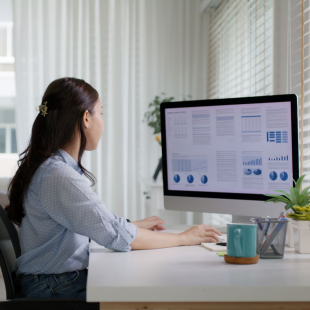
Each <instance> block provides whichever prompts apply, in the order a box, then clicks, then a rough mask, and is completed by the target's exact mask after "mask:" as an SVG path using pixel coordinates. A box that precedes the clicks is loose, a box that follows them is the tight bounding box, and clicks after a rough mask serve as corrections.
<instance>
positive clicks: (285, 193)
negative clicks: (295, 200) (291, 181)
mask: <svg viewBox="0 0 310 310" xmlns="http://www.w3.org/2000/svg"><path fill="white" fill-rule="evenodd" d="M274 192H278V193H281V194H283V196H285V197H287V198H288V199H289V200H292V196H291V195H290V194H289V193H287V192H285V191H281V190H274Z"/></svg>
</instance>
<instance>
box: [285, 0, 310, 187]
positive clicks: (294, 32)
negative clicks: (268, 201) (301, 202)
mask: <svg viewBox="0 0 310 310" xmlns="http://www.w3.org/2000/svg"><path fill="white" fill-rule="evenodd" d="M289 6H290V7H289V11H290V12H291V16H290V19H291V20H290V40H289V45H290V46H289V47H290V69H291V80H290V89H291V92H292V93H295V94H296V95H297V96H298V108H299V111H298V112H299V113H298V115H299V150H300V151H299V156H300V161H299V163H300V175H302V174H307V176H306V177H305V179H304V180H305V183H308V184H309V183H310V175H309V173H310V0H298V1H296V0H291V1H290V2H289Z"/></svg>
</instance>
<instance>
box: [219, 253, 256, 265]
mask: <svg viewBox="0 0 310 310" xmlns="http://www.w3.org/2000/svg"><path fill="white" fill-rule="evenodd" d="M258 258H259V256H258V255H256V256H255V257H232V256H228V255H225V256H224V259H225V262H226V263H229V264H240V265H241V264H242V265H244V264H256V263H257V262H258Z"/></svg>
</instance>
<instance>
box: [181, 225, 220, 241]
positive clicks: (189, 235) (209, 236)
mask: <svg viewBox="0 0 310 310" xmlns="http://www.w3.org/2000/svg"><path fill="white" fill-rule="evenodd" d="M179 235H180V236H181V238H182V245H196V244H200V243H202V242H219V238H218V236H222V234H221V233H220V232H219V231H218V230H217V229H215V228H213V227H211V226H207V225H206V224H202V225H197V226H193V227H191V228H189V229H187V230H185V231H183V232H182V233H180V234H179Z"/></svg>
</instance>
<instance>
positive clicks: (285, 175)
mask: <svg viewBox="0 0 310 310" xmlns="http://www.w3.org/2000/svg"><path fill="white" fill-rule="evenodd" d="M287 178H288V174H287V173H286V172H285V171H282V172H281V173H280V179H281V180H282V181H286V180H287Z"/></svg>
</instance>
